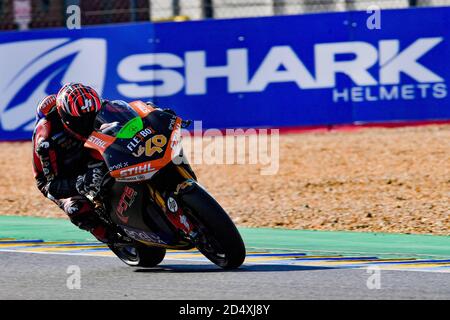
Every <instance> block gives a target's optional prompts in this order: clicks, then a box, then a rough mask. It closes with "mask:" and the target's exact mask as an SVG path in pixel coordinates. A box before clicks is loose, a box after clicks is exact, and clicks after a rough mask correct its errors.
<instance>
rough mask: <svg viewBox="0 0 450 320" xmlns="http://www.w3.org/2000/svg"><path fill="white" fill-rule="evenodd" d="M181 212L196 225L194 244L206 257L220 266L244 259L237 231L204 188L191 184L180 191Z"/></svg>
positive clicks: (234, 264) (233, 265)
mask: <svg viewBox="0 0 450 320" xmlns="http://www.w3.org/2000/svg"><path fill="white" fill-rule="evenodd" d="M181 199H182V203H183V204H184V212H185V213H186V215H188V216H189V218H190V220H191V222H192V223H193V224H194V225H195V226H196V229H197V232H198V233H199V235H198V237H197V243H196V246H197V248H198V249H199V251H200V252H201V253H202V254H203V255H205V256H206V257H207V258H208V259H209V260H210V261H212V262H213V263H215V264H216V265H218V266H219V267H221V268H224V269H235V268H238V267H239V266H241V265H242V263H243V262H244V260H245V245H244V242H243V241H242V238H241V235H240V234H239V231H238V230H237V228H236V226H235V225H234V223H233V221H232V220H231V219H230V217H229V216H228V214H227V213H226V212H225V210H224V209H223V208H222V207H221V206H220V205H219V204H218V203H217V201H216V200H215V199H214V198H213V197H211V195H209V193H208V192H206V190H204V189H203V188H202V187H200V186H199V185H198V184H196V183H195V187H194V188H192V189H191V190H189V191H188V192H187V193H185V194H182V195H181Z"/></svg>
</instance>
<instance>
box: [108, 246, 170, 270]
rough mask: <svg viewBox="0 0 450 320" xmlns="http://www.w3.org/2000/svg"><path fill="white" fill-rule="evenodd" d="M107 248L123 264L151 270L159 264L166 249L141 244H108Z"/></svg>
mask: <svg viewBox="0 0 450 320" xmlns="http://www.w3.org/2000/svg"><path fill="white" fill-rule="evenodd" d="M108 247H109V248H110V249H111V251H112V252H114V254H115V255H116V256H117V257H118V258H119V259H120V260H122V261H123V262H124V263H126V264H127V265H129V266H132V267H142V268H152V267H156V266H157V265H158V264H160V263H161V262H162V261H163V260H164V257H165V255H166V249H165V248H160V247H148V246H145V245H143V244H129V245H128V244H126V245H125V244H110V245H108Z"/></svg>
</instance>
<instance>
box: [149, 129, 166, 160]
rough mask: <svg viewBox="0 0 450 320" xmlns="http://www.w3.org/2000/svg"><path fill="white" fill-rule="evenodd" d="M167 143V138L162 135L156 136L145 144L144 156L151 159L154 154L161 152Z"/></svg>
mask: <svg viewBox="0 0 450 320" xmlns="http://www.w3.org/2000/svg"><path fill="white" fill-rule="evenodd" d="M166 143H167V138H166V137H165V136H163V135H162V134H158V135H156V136H154V137H152V138H151V139H149V140H147V142H146V143H145V155H146V156H147V157H151V156H152V155H153V154H154V153H155V152H158V153H161V152H163V147H164V146H165V145H166Z"/></svg>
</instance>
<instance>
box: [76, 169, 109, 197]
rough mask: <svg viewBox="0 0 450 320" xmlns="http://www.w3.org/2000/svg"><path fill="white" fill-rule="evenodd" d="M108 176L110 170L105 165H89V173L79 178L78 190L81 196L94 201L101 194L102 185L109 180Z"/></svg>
mask: <svg viewBox="0 0 450 320" xmlns="http://www.w3.org/2000/svg"><path fill="white" fill-rule="evenodd" d="M107 176H108V170H107V169H106V166H105V165H104V163H97V164H94V165H88V170H87V172H86V173H85V174H83V175H80V176H78V178H77V182H76V189H77V191H78V193H79V194H81V195H83V196H85V197H86V198H88V199H89V200H91V201H92V200H93V199H95V198H96V197H97V196H98V194H99V193H100V190H101V187H102V185H103V184H104V183H105V182H106V180H107Z"/></svg>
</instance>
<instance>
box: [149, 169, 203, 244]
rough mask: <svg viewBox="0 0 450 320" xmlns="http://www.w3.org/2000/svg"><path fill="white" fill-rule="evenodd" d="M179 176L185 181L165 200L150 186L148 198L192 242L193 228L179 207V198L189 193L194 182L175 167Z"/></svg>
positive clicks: (184, 171) (183, 170)
mask: <svg viewBox="0 0 450 320" xmlns="http://www.w3.org/2000/svg"><path fill="white" fill-rule="evenodd" d="M175 167H176V169H177V170H178V172H179V173H180V175H181V176H182V177H183V178H185V179H186V180H185V181H183V182H181V183H179V184H178V185H177V187H176V190H175V192H172V193H170V194H169V195H168V197H167V199H164V197H163V196H162V195H161V193H160V192H159V191H158V190H157V189H155V188H153V187H152V186H151V185H150V184H147V187H148V189H149V192H150V196H151V197H152V199H154V200H155V202H156V204H157V205H158V206H159V207H160V208H161V210H162V211H163V212H164V214H165V215H166V217H167V218H168V219H169V221H170V222H171V223H172V225H173V226H174V227H175V228H176V229H177V230H179V231H181V233H182V234H183V235H184V236H187V237H188V238H190V239H192V240H194V239H195V238H196V236H197V233H196V232H195V230H194V229H195V226H194V225H193V224H192V223H191V222H190V221H189V218H188V217H187V216H186V215H185V214H184V212H183V208H182V207H181V205H180V204H181V201H180V196H181V194H182V193H183V192H186V191H189V189H190V187H191V186H192V185H193V183H194V182H195V178H194V177H193V176H192V175H191V174H190V173H189V171H187V170H186V169H184V168H183V167H181V166H175Z"/></svg>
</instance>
